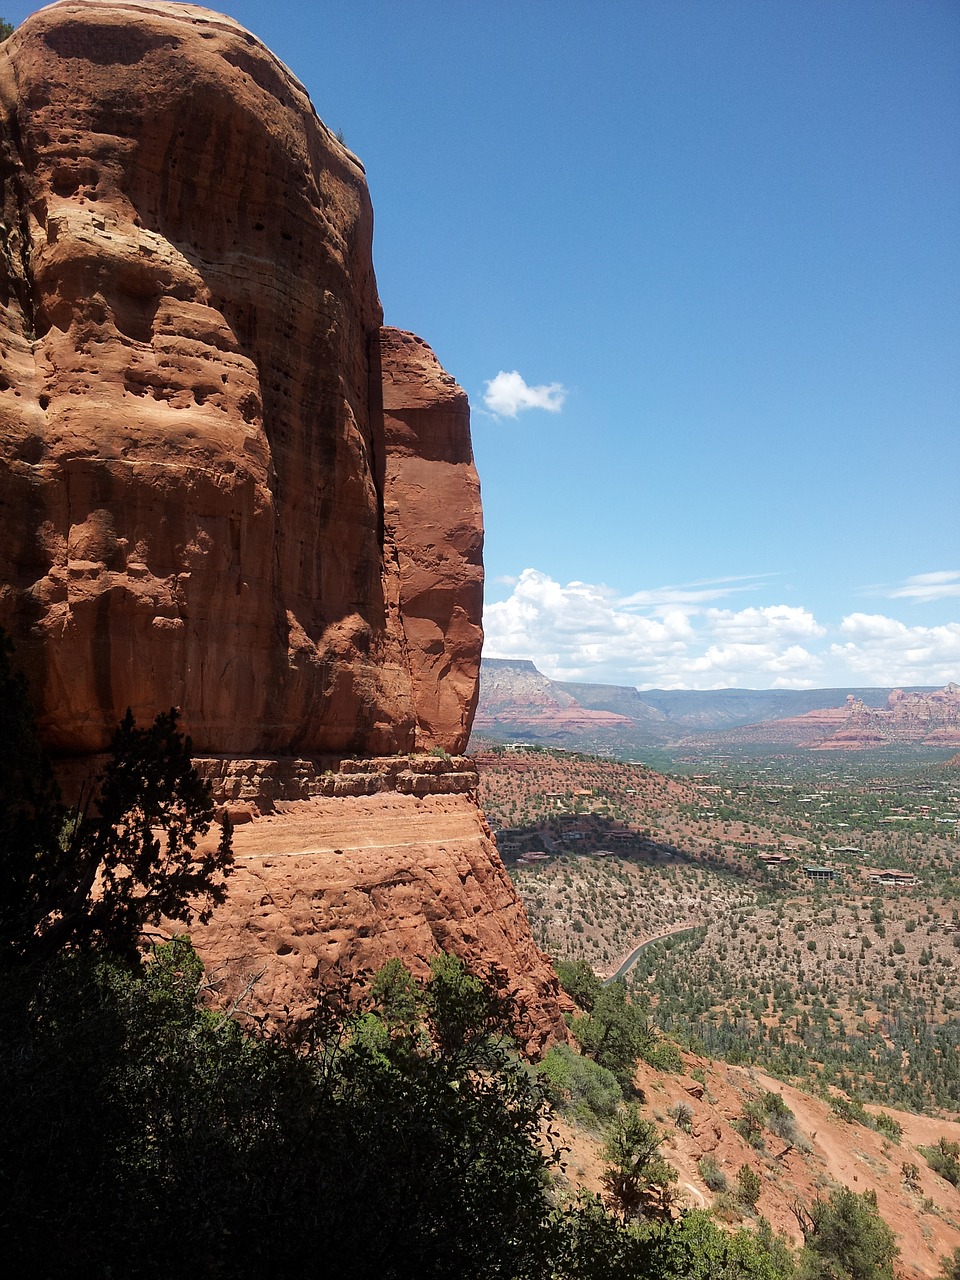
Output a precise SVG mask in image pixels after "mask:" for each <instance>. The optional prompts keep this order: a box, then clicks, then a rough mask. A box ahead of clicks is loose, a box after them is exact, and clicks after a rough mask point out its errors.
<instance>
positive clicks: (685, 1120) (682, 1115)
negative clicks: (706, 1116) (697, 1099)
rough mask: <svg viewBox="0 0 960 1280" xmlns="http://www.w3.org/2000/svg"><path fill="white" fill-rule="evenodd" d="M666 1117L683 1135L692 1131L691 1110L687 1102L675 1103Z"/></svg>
mask: <svg viewBox="0 0 960 1280" xmlns="http://www.w3.org/2000/svg"><path fill="white" fill-rule="evenodd" d="M667 1115H668V1116H669V1117H670V1119H671V1120H672V1121H673V1123H674V1124H675V1125H676V1126H677V1128H678V1129H682V1130H683V1132H684V1133H690V1131H691V1130H692V1129H693V1108H692V1107H691V1106H690V1104H689V1102H675V1103H674V1104H673V1106H672V1107H671V1108H670V1109H669V1111H668V1112H667Z"/></svg>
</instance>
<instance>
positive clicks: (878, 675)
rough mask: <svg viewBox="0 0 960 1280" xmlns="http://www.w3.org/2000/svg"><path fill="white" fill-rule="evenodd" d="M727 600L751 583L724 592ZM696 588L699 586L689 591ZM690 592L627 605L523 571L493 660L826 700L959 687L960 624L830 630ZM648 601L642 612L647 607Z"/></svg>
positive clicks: (873, 623)
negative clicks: (850, 692) (901, 687)
mask: <svg viewBox="0 0 960 1280" xmlns="http://www.w3.org/2000/svg"><path fill="white" fill-rule="evenodd" d="M723 581H724V582H726V583H727V584H728V589H729V590H736V589H739V588H738V587H737V586H736V585H729V584H737V583H739V582H741V581H743V580H742V579H739V578H731V579H725V580H723ZM691 585H694V584H691ZM695 596H696V592H694V591H690V592H687V591H685V590H684V589H680V588H669V589H667V588H662V589H659V590H652V591H638V592H634V593H632V594H630V595H628V596H622V595H618V594H617V593H615V592H613V591H611V590H610V589H609V588H608V587H605V586H602V585H598V584H592V583H587V582H568V583H566V584H565V585H564V584H562V583H560V582H556V581H555V580H554V579H553V578H551V577H550V576H549V575H547V574H545V573H541V572H540V571H539V570H537V569H525V570H524V571H523V573H521V574H520V576H519V578H518V579H517V580H516V582H515V584H513V587H512V590H511V592H510V595H509V596H508V597H507V598H506V599H505V600H501V601H498V602H496V603H493V604H489V605H488V606H487V608H486V610H485V613H484V627H485V630H486V641H485V646H484V652H485V653H486V654H487V656H488V657H496V658H529V659H531V660H532V661H533V662H535V663H536V665H537V666H538V667H539V668H540V670H541V671H543V672H544V673H545V674H546V675H549V676H552V677H553V678H554V679H558V680H586V681H595V682H598V683H608V684H632V685H637V686H638V687H640V688H689V689H720V688H730V687H735V688H789V689H802V688H817V687H824V686H843V685H854V686H855V685H880V686H885V685H886V686H889V685H898V684H945V683H947V682H948V681H949V680H957V679H960V623H946V624H945V625H942V626H932V627H910V626H907V625H906V624H905V623H903V622H900V621H898V620H897V619H895V618H888V617H885V616H883V615H875V614H863V613H851V614H849V615H848V616H847V617H845V618H844V619H843V621H842V622H841V623H840V625H839V626H836V625H834V626H832V627H830V626H827V625H825V624H824V623H822V622H821V621H819V620H818V619H817V618H816V617H814V615H813V614H812V613H811V612H810V610H808V609H805V608H803V607H802V606H800V605H787V604H769V605H752V606H748V607H746V608H743V609H735V608H721V607H718V606H716V605H711V606H708V605H705V604H704V603H703V602H702V601H701V600H699V599H697V598H691V597H695ZM643 600H646V601H648V604H647V605H646V608H645V609H643V610H641V606H640V603H639V602H640V601H643Z"/></svg>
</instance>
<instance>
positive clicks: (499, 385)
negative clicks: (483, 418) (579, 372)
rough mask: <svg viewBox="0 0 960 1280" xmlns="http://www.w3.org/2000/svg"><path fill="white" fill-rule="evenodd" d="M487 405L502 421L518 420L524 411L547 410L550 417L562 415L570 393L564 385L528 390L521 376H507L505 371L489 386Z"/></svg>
mask: <svg viewBox="0 0 960 1280" xmlns="http://www.w3.org/2000/svg"><path fill="white" fill-rule="evenodd" d="M486 388H487V389H486V391H485V392H484V393H483V403H484V404H485V405H486V406H487V408H488V409H489V410H490V411H491V413H495V414H497V416H498V417H501V418H515V417H516V416H517V414H518V413H521V412H523V410H524V409H546V410H547V412H548V413H559V412H560V410H561V409H562V408H563V402H564V400H565V399H566V398H567V389H566V387H565V386H564V385H563V384H562V383H561V382H551V383H549V384H547V385H545V386H539V387H528V386H527V384H526V383H525V382H524V380H523V378H521V376H520V374H519V373H517V371H516V369H514V370H513V372H512V373H506V372H504V370H503V369H501V370H500V372H499V373H498V374H497V376H496V377H495V378H491V379H490V380H489V382H487V383H486Z"/></svg>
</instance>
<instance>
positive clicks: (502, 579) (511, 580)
mask: <svg viewBox="0 0 960 1280" xmlns="http://www.w3.org/2000/svg"><path fill="white" fill-rule="evenodd" d="M490 581H491V582H495V583H496V584H497V586H498V587H515V586H516V585H517V583H518V582H519V581H520V579H519V578H518V577H517V576H516V574H514V573H498V574H496V575H495V576H494V577H493V578H491V579H490Z"/></svg>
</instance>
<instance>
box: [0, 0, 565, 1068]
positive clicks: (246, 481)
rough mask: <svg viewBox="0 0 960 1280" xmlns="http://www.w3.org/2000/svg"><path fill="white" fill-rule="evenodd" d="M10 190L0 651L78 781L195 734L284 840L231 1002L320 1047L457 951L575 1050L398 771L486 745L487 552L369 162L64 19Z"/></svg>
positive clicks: (211, 942) (455, 421)
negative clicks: (403, 318) (115, 744)
mask: <svg viewBox="0 0 960 1280" xmlns="http://www.w3.org/2000/svg"><path fill="white" fill-rule="evenodd" d="M0 184H2V187H0V198H2V211H0V212H2V220H0V625H3V626H5V627H6V628H7V629H8V630H10V631H11V632H12V633H13V635H14V637H15V639H16V642H17V653H18V658H19V659H20V660H21V661H22V662H24V663H25V665H26V666H27V669H28V674H29V675H30V677H31V681H32V685H33V690H34V693H35V696H36V699H37V702H38V704H39V707H40V714H41V729H42V733H43V736H44V739H45V741H46V744H47V745H48V747H50V748H52V749H53V750H54V751H55V752H59V753H61V756H62V757H66V756H71V757H73V759H72V760H70V761H67V760H66V759H61V767H62V770H63V772H64V777H67V775H68V773H70V772H72V773H74V774H77V776H80V775H82V774H83V772H84V770H87V772H89V770H90V766H91V758H92V756H93V755H94V754H95V753H96V752H98V751H102V750H103V748H104V747H105V746H106V744H107V743H108V741H109V737H110V734H111V733H112V730H113V728H114V726H115V724H116V723H117V721H118V720H119V718H120V717H121V716H122V715H123V713H124V710H125V709H126V707H127V706H130V707H132V709H133V711H134V714H135V715H136V717H137V719H138V720H140V721H141V722H145V721H149V720H150V719H151V718H152V717H153V716H154V715H155V714H156V712H157V711H158V710H163V709H166V708H168V707H169V706H170V705H171V704H175V705H178V706H179V707H180V708H181V712H182V719H183V724H184V727H185V728H186V729H187V730H188V731H189V732H190V733H191V735H192V737H193V741H194V749H195V751H196V752H197V753H198V754H199V755H202V756H206V757H207V759H206V760H205V761H204V767H205V768H206V769H207V770H208V773H209V774H210V776H211V777H212V778H213V779H214V781H215V786H216V790H217V794H218V796H219V798H220V799H221V800H223V801H224V803H226V804H227V805H228V806H229V807H230V808H231V809H232V810H234V811H235V812H236V813H237V815H238V817H240V816H242V817H246V818H249V817H251V816H252V817H254V821H251V822H249V823H248V824H247V825H245V826H244V827H242V828H241V829H240V830H238V834H237V845H238V855H239V856H238V867H237V871H236V873H235V875H234V877H233V879H232V880H231V882H230V886H229V896H228V900H227V902H226V903H225V904H224V905H223V906H222V907H221V908H219V909H218V910H217V912H216V913H215V915H214V917H213V919H212V920H211V921H210V923H209V925H207V926H206V927H205V928H202V929H201V928H198V929H197V931H196V934H195V938H196V942H197V945H198V947H199V948H200V950H201V953H202V954H203V956H204V958H205V960H206V961H207V963H208V964H209V965H211V966H213V967H215V968H216V969H217V972H218V975H219V976H220V977H221V979H222V981H223V983H224V990H225V992H227V993H229V992H231V991H232V990H234V989H235V987H236V984H237V983H240V984H242V983H245V982H246V981H247V980H248V978H249V977H250V975H251V974H252V973H261V974H262V976H261V980H260V982H259V984H258V985H257V987H256V989H255V991H254V993H253V996H252V997H251V998H252V999H254V1000H255V1001H256V1002H257V1003H258V1005H259V1006H260V1007H261V1008H265V1009H266V1010H267V1011H268V1012H270V1013H272V1014H274V1015H279V1014H280V1013H281V1011H282V1009H283V1008H284V1006H286V1007H288V1008H289V1010H290V1011H291V1012H293V1013H296V1012H297V1011H299V1010H302V1009H304V1008H306V1007H307V1006H308V1005H309V1003H310V1001H311V998H312V996H313V994H314V993H315V990H316V987H317V984H318V983H319V982H321V981H323V980H324V979H325V978H327V977H329V976H330V974H331V973H341V974H346V975H355V974H356V972H357V970H358V969H360V968H367V967H376V966H377V965H379V964H381V963H383V961H384V960H386V959H387V958H388V957H389V956H391V955H396V954H399V955H401V956H402V957H403V958H404V959H406V960H407V961H408V962H410V963H411V964H412V965H413V966H414V968H417V969H419V970H420V971H421V972H422V971H423V969H424V966H425V964H426V961H427V960H428V959H429V956H430V955H431V954H433V953H434V952H435V951H437V950H438V949H440V948H449V949H451V950H454V951H456V952H457V953H458V954H460V955H462V956H464V957H465V958H467V959H468V960H469V961H471V962H472V963H473V964H475V965H480V966H483V965H485V964H487V963H491V962H492V963H496V964H498V965H500V966H501V967H502V968H504V969H506V971H507V973H508V974H509V976H510V979H511V980H512V982H513V984H514V985H515V986H516V987H517V988H518V989H519V990H520V991H521V992H522V993H523V994H524V997H525V998H526V1000H527V1002H528V1004H529V1005H530V1008H531V1016H532V1022H533V1031H532V1039H533V1042H534V1043H536V1044H541V1043H543V1041H544V1039H545V1038H546V1037H548V1036H550V1035H561V1036H562V1035H564V1034H565V1029H564V1026H563V1022H562V1018H561V1014H560V1004H559V999H560V993H559V991H558V987H557V980H556V977H555V975H554V974H553V972H552V970H551V968H550V965H549V963H548V961H547V960H546V958H545V957H544V956H543V955H542V954H541V953H540V952H539V950H538V949H537V947H536V946H535V944H534V942H533V939H532V937H531V935H530V931H529V926H528V924H527V921H526V917H525V915H524V912H523V908H522V906H521V904H520V902H519V900H518V899H517V897H516V894H515V893H514V891H513V887H512V885H511V883H510V881H509V879H508V877H507V876H506V874H505V872H504V870H503V866H502V864H501V863H500V860H499V857H498V856H497V852H496V848H495V846H494V845H493V843H492V841H491V839H490V838H489V832H488V830H487V828H486V824H485V822H484V820H483V815H482V814H481V812H480V810H479V808H478V806H477V803H476V795H475V787H476V778H475V775H474V774H472V773H471V772H470V771H469V769H468V768H467V767H466V766H465V762H462V761H456V760H454V761H448V760H442V759H439V758H436V757H424V756H421V757H414V758H412V759H409V760H408V759H402V758H398V754H397V753H403V752H410V751H414V750H419V751H424V750H429V749H430V748H432V747H443V748H446V750H447V751H451V752H458V751H460V750H461V749H462V748H463V746H464V745H465V743H466V739H467V736H468V734H469V729H470V723H471V721H472V718H473V713H474V708H475V705H476V698H477V681H478V674H479V663H480V643H481V632H480V610H481V591H482V562H481V544H482V525H481V513H480V495H479V486H478V482H477V475H476V470H475V468H474V465H473V456H472V453H471V448H470V432H469V408H468V405H467V400H466V396H465V395H464V393H463V392H462V391H461V389H460V388H459V387H458V386H457V385H456V383H455V382H454V381H453V379H452V378H451V377H450V376H449V375H448V374H446V373H445V372H444V371H443V369H441V367H440V365H439V364H438V362H437V360H436V357H435V356H434V355H433V352H432V351H431V350H430V348H429V347H427V346H426V344H425V343H423V342H422V341H421V340H420V339H418V338H415V337H413V335H411V334H406V333H401V332H399V331H397V330H381V310H380V304H379V300H378V297H377V290H376V282H375V280H374V275H373V268H372V264H371V230H372V217H371V210H370V201H369V197H368V194H367V187H366V182H365V179H364V174H363V169H362V167H361V165H360V163H359V161H358V160H357V159H356V158H355V157H354V156H353V155H351V153H350V152H349V151H347V150H346V149H345V148H344V147H343V146H342V145H341V144H340V143H339V142H338V141H337V140H336V138H334V137H333V136H332V134H331V133H330V132H329V131H328V130H327V129H326V128H325V127H324V125H323V124H321V123H320V121H319V120H318V119H317V117H316V115H315V114H314V112H313V109H312V107H311V105H310V101H309V99H308V97H307V94H306V92H305V91H304V89H303V88H302V86H301V85H300V84H299V83H298V82H297V81H296V80H295V79H294V77H293V76H292V75H291V74H290V72H289V71H287V69H286V68H285V67H284V66H283V65H282V64H281V63H279V62H278V61H277V59H276V58H274V57H273V55H272V54H271V53H269V51H268V50H266V49H265V48H264V47H263V46H262V45H261V44H259V43H258V42H257V41H256V40H255V39H254V38H253V37H252V36H251V35H249V34H248V33H247V32H246V31H244V30H243V29H242V28H241V27H239V26H238V25H237V24H236V23H234V22H233V21H232V20H230V19H229V18H223V17H219V16H218V15H216V14H213V13H209V12H207V11H206V10H203V9H198V8H195V7H193V6H191V5H181V4H163V3H158V4H142V3H138V2H137V0H117V2H107V3H91V2H89V0H64V2H63V3H60V4H56V5H53V6H52V7H50V8H47V9H43V10H41V11H40V12H39V13H37V14H35V15H34V16H33V17H32V18H30V19H29V20H28V21H27V22H26V23H24V25H23V26H22V27H20V28H19V29H18V30H17V31H16V33H15V34H14V35H13V36H12V37H11V38H10V39H9V40H7V41H6V42H4V44H3V45H2V46H0ZM345 754H346V755H351V756H354V757H358V758H356V759H353V760H347V761H346V762H342V761H341V760H340V759H339V758H340V757H342V756H343V755H345ZM378 755H381V756H383V757H385V759H381V760H380V761H379V762H375V761H373V760H372V759H371V757H374V756H378ZM331 757H335V758H331ZM68 765H69V769H68V768H67V766H68ZM329 765H334V766H337V767H336V768H335V769H332V770H330V769H328V766H329ZM293 797H297V798H299V801H300V802H299V803H298V804H293V805H292V806H291V803H290V802H291V799H292V798H293ZM270 809H274V810H275V812H274V814H273V816H272V817H270V818H261V817H259V816H258V815H259V813H260V812H261V811H263V810H270Z"/></svg>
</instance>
